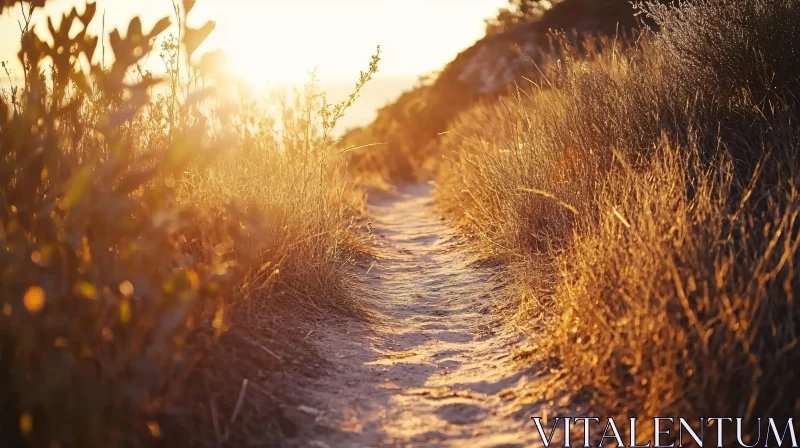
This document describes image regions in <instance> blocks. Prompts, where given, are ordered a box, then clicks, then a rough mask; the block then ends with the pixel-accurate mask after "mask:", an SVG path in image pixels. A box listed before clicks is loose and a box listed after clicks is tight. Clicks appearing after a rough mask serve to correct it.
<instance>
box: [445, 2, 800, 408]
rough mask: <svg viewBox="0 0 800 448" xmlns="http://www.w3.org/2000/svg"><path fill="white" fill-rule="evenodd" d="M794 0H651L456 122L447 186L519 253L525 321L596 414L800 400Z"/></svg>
mask: <svg viewBox="0 0 800 448" xmlns="http://www.w3.org/2000/svg"><path fill="white" fill-rule="evenodd" d="M789 4H794V3H793V2H790V1H787V2H780V4H779V5H778V4H775V5H772V4H770V3H768V2H763V1H758V0H752V1H747V2H728V1H725V0H720V1H716V0H708V1H703V2H699V3H698V5H695V6H693V5H685V6H683V8H682V9H681V10H680V11H679V12H676V10H674V9H669V8H662V7H660V6H652V5H651V6H649V7H648V8H649V9H648V11H649V13H650V14H651V17H653V18H654V20H655V21H656V22H657V23H659V25H661V26H662V29H661V31H659V32H657V33H645V34H644V35H643V36H641V37H639V41H638V42H637V44H636V45H634V46H633V47H630V48H629V47H625V46H623V45H622V44H621V43H619V42H617V41H614V40H604V41H602V42H600V43H599V46H600V47H601V48H602V50H601V51H600V52H599V53H597V52H594V51H592V50H586V51H578V50H577V49H574V48H571V47H569V44H568V42H566V41H565V42H564V43H563V44H564V46H565V47H566V49H565V50H564V53H562V54H560V55H559V58H560V61H559V63H558V64H557V65H554V66H552V67H548V68H547V69H546V70H545V71H544V74H543V78H542V79H539V80H536V83H537V84H533V85H528V86H525V87H521V88H519V89H517V90H516V91H515V93H514V94H513V95H511V96H509V97H506V98H503V99H500V100H499V101H498V102H495V103H488V104H484V105H481V106H479V107H478V108H476V109H475V110H473V111H470V112H467V113H465V114H464V115H463V116H462V117H461V118H460V119H459V120H458V123H457V124H456V125H455V126H454V127H453V128H452V129H451V131H450V133H448V134H447V136H446V137H445V138H444V141H443V145H444V148H445V151H446V152H445V155H446V162H445V163H444V164H443V167H442V170H443V174H442V175H441V176H440V178H439V179H438V183H439V185H441V188H440V190H439V193H438V194H439V198H440V202H441V203H442V205H443V207H445V208H446V209H447V210H448V211H449V212H450V214H451V215H452V216H454V217H456V219H457V222H458V223H459V224H460V226H461V227H462V228H463V229H464V230H465V231H466V232H468V233H472V234H476V235H479V236H481V237H482V240H483V241H484V244H483V245H482V246H483V247H484V248H485V249H486V251H487V254H488V255H490V256H494V257H498V258H500V259H503V260H505V261H507V262H508V263H509V265H510V266H511V268H512V269H511V272H510V273H509V280H510V281H511V283H512V289H511V290H512V291H516V295H515V296H514V297H513V300H512V303H513V304H514V305H515V306H516V309H517V312H516V313H515V316H516V317H515V318H516V319H517V323H520V324H522V326H523V327H524V326H527V327H529V328H533V327H534V326H541V325H542V324H543V325H544V328H543V329H542V330H541V331H537V332H536V335H535V338H536V340H538V341H539V345H540V348H541V350H540V352H541V353H545V354H546V355H544V357H546V358H548V359H549V360H550V361H551V362H552V364H551V365H554V366H556V367H554V368H553V372H554V373H555V374H554V375H553V376H552V378H553V380H554V381H557V382H558V384H556V385H555V387H564V388H565V389H566V390H568V391H569V392H571V393H572V394H573V396H574V397H575V400H576V401H577V402H585V403H586V404H588V405H589V406H590V408H591V409H592V414H593V415H602V416H615V417H623V416H640V417H652V416H664V415H670V416H674V415H680V416H685V417H700V416H709V415H736V416H742V417H744V418H755V417H763V416H767V415H769V416H773V417H778V416H780V417H791V416H793V415H795V414H796V412H797V410H798V409H800V407H798V406H800V402H798V400H797V396H798V394H797V386H796V382H795V381H794V379H793V378H795V377H796V376H797V374H798V373H800V372H798V371H797V366H798V365H799V364H798V361H800V356H799V355H798V351H797V348H796V344H797V331H796V329H797V325H798V323H800V321H798V317H800V308H798V305H797V302H796V297H797V294H798V293H800V276H798V275H797V273H796V266H797V263H798V261H800V259H799V258H798V257H799V256H800V254H798V246H800V222H798V219H797V218H798V216H799V215H800V197H799V196H798V186H800V177H799V176H798V175H799V174H800V172H799V171H798V169H797V167H798V166H800V163H798V158H797V157H798V156H797V154H798V149H797V148H798V147H797V143H798V137H800V132H798V128H797V126H796V125H795V124H793V123H794V121H795V117H796V112H795V111H796V110H797V103H796V100H795V98H796V96H795V92H796V87H797V84H796V72H791V73H794V75H791V76H795V78H792V79H793V81H789V80H788V79H787V77H789V76H790V75H789V73H790V71H789V68H788V67H791V66H793V65H792V64H794V63H795V62H796V60H795V59H793V58H790V57H788V58H787V57H786V55H788V54H794V53H793V51H794V50H787V51H786V52H783V53H780V55H778V53H777V52H778V48H782V47H781V45H783V43H785V42H786V41H787V39H788V40H791V39H795V40H792V42H793V44H792V48H793V46H794V45H796V42H797V40H796V39H797V38H798V37H800V36H797V35H796V33H794V31H790V30H793V29H796V27H788V28H786V27H783V26H777V24H783V25H787V26H788V22H792V23H794V21H795V20H796V19H797V17H796V14H794V13H789V12H787V10H786V8H788V7H789V6H790V5H789ZM699 26H703V27H705V28H704V29H703V32H701V33H694V32H693V31H695V30H696V27H699ZM729 33H736V34H737V38H735V39H734V38H729V37H728V36H729ZM787 33H789V34H792V36H791V37H787V36H786V34H787ZM597 45H598V43H597V42H590V44H589V45H588V47H589V48H592V49H594V48H596V47H597ZM692 64H695V65H696V64H705V65H704V66H703V67H704V69H703V70H702V71H700V72H698V71H694V70H691V69H690V68H691V67H693V66H694V65H692ZM754 66H755V68H754ZM723 67H724V70H726V73H725V76H724V77H717V78H715V73H716V72H714V71H713V70H715V69H717V68H719V69H720V70H722V69H723ZM773 72H775V73H780V75H779V76H771V75H770V73H773ZM757 73H761V74H762V75H764V76H758V75H757ZM737 74H741V76H737ZM765 80H772V81H775V82H778V81H780V87H778V86H776V84H771V85H766V86H765V85H764V84H763V83H764V82H766V81H765ZM715 82H719V83H723V82H724V88H721V86H722V84H720V85H717V84H714V83H715ZM731 86H732V87H733V88H730V87H731Z"/></svg>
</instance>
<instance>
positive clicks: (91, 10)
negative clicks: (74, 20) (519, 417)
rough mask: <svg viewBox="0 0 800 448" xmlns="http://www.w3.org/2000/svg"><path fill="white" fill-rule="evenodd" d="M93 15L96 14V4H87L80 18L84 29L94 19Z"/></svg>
mask: <svg viewBox="0 0 800 448" xmlns="http://www.w3.org/2000/svg"><path fill="white" fill-rule="evenodd" d="M95 13H97V3H96V2H95V3H87V4H86V10H85V11H84V12H83V15H82V16H81V22H82V23H83V26H84V27H87V26H89V23H90V22H91V21H92V19H93V18H94V15H95Z"/></svg>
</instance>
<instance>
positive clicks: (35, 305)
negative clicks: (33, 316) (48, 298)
mask: <svg viewBox="0 0 800 448" xmlns="http://www.w3.org/2000/svg"><path fill="white" fill-rule="evenodd" d="M22 302H23V303H24V304H25V308H27V309H28V311H30V312H31V313H38V312H39V311H41V310H42V308H44V302H45V293H44V289H42V288H41V287H39V286H31V287H30V288H28V290H27V291H25V297H23V299H22Z"/></svg>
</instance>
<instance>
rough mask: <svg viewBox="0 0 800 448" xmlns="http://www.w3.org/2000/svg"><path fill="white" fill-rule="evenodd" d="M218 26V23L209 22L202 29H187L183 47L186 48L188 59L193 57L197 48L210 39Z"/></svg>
mask: <svg viewBox="0 0 800 448" xmlns="http://www.w3.org/2000/svg"><path fill="white" fill-rule="evenodd" d="M216 26H217V24H216V22H214V21H213V20H209V21H208V22H206V23H205V25H203V26H201V27H200V28H196V29H195V28H189V27H186V33H185V34H184V36H183V45H185V46H186V54H187V58H191V57H192V54H194V52H195V50H197V47H199V46H200V44H202V43H203V41H205V40H206V38H208V36H209V35H210V34H211V32H212V31H214V28H216Z"/></svg>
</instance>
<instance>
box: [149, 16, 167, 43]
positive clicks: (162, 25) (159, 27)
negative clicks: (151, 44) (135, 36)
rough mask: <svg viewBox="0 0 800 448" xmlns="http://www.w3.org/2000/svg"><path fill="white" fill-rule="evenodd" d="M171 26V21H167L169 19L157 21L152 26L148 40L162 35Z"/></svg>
mask: <svg viewBox="0 0 800 448" xmlns="http://www.w3.org/2000/svg"><path fill="white" fill-rule="evenodd" d="M171 25H172V21H171V20H169V17H164V18H163V19H161V20H159V21H158V23H156V24H155V26H153V29H152V31H150V34H148V38H150V39H152V38H154V37H156V36H158V35H159V34H161V33H163V32H164V31H166V30H167V28H169V27H170V26H171Z"/></svg>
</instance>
